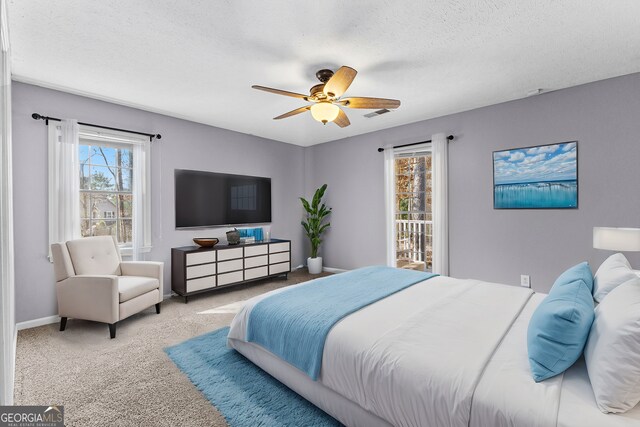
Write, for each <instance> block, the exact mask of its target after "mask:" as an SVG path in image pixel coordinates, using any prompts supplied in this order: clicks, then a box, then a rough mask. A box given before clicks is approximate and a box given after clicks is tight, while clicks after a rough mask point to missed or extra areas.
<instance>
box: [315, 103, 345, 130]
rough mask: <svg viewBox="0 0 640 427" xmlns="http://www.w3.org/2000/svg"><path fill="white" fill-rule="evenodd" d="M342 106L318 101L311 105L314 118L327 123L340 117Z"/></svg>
mask: <svg viewBox="0 0 640 427" xmlns="http://www.w3.org/2000/svg"><path fill="white" fill-rule="evenodd" d="M338 113H340V108H339V107H338V106H337V105H333V104H332V103H330V102H318V103H317V104H313V105H312V106H311V115H312V116H313V118H314V119H316V120H317V121H319V122H322V123H324V124H325V125H326V124H327V123H328V122H332V121H334V120H335V119H336V117H338Z"/></svg>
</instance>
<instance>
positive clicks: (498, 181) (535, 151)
mask: <svg viewBox="0 0 640 427" xmlns="http://www.w3.org/2000/svg"><path fill="white" fill-rule="evenodd" d="M493 208H494V209H577V208H578V141H571V142H561V143H558V144H548V145H538V146H535V147H525V148H513V149H511V150H504V151H494V152H493Z"/></svg>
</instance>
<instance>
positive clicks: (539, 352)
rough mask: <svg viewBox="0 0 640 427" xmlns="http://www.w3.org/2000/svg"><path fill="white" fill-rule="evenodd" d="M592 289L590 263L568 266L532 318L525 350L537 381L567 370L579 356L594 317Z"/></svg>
mask: <svg viewBox="0 0 640 427" xmlns="http://www.w3.org/2000/svg"><path fill="white" fill-rule="evenodd" d="M592 289H593V274H592V273H591V269H590V268H589V264H588V263H586V262H583V263H582V264H578V265H576V266H575V267H571V268H570V269H568V270H567V271H565V272H564V273H562V274H561V275H560V277H558V279H557V280H556V282H555V283H554V284H553V287H552V288H551V291H550V292H549V295H548V296H547V297H546V298H545V299H544V300H543V301H542V302H541V303H540V305H539V306H538V307H537V308H536V311H535V312H534V313H533V316H531V321H530V322H529V329H528V331H527V349H528V351H529V365H530V366H531V374H532V375H533V379H534V380H535V381H536V382H540V381H543V380H546V379H547V378H551V377H553V376H556V375H558V374H560V373H562V372H564V371H566V370H567V369H568V368H569V367H570V366H571V365H573V364H574V362H575V361H576V360H578V358H579V357H580V355H581V354H582V351H583V350H584V346H585V344H586V342H587V338H588V336H589V330H590V329H591V324H592V323H593V318H594V311H593V296H592V295H591V291H592Z"/></svg>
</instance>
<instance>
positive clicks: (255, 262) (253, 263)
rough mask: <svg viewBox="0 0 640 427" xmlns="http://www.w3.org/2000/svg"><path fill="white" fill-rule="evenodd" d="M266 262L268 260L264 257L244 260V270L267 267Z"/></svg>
mask: <svg viewBox="0 0 640 427" xmlns="http://www.w3.org/2000/svg"><path fill="white" fill-rule="evenodd" d="M267 261H268V260H267V256H266V255H261V256H254V257H251V258H245V259H244V268H253V267H260V266H261V265H267V264H268V262H267Z"/></svg>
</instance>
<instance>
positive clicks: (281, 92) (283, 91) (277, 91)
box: [251, 85, 307, 101]
mask: <svg viewBox="0 0 640 427" xmlns="http://www.w3.org/2000/svg"><path fill="white" fill-rule="evenodd" d="M251 87H252V88H254V89H258V90H263V91H265V92H271V93H275V94H276V95H284V96H291V97H293V98H300V99H304V100H305V101H306V100H307V95H303V94H301V93H295V92H289V91H286V90H280V89H274V88H271V87H266V86H258V85H253V86H251Z"/></svg>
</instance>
